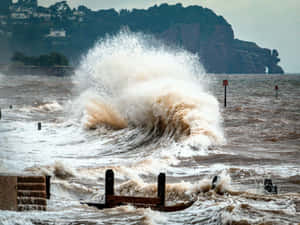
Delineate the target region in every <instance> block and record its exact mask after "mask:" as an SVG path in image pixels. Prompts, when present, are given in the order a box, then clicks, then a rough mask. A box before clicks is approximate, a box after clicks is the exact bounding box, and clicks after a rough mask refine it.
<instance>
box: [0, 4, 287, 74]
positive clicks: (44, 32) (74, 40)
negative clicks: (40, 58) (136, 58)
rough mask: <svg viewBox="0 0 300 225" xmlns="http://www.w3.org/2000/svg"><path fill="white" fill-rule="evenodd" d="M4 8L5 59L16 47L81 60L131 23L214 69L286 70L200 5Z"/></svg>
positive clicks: (1, 40)
mask: <svg viewBox="0 0 300 225" xmlns="http://www.w3.org/2000/svg"><path fill="white" fill-rule="evenodd" d="M0 9H1V10H0V19H1V20H0V21H1V22H0V47H1V52H0V60H1V62H7V61H8V60H9V59H10V57H11V56H12V53H13V52H15V51H20V52H24V53H25V54H27V55H41V54H47V53H49V52H53V51H55V52H60V53H62V54H64V55H66V56H67V57H68V58H69V59H70V61H71V62H73V63H76V62H77V61H78V60H79V58H80V56H81V54H83V53H85V52H86V51H87V50H88V49H89V48H90V47H92V46H93V44H94V43H95V41H97V40H99V39H100V38H101V37H104V36H105V35H106V34H114V33H117V32H118V31H119V30H120V29H121V28H122V27H124V26H126V27H128V28H129V29H130V30H132V31H134V32H135V31H141V32H144V33H147V34H152V35H154V36H156V37H157V38H159V39H162V40H163V41H164V42H165V43H167V44H172V45H178V46H180V47H183V48H185V49H187V50H189V51H191V52H193V53H197V54H198V55H199V56H200V59H201V62H202V64H203V65H204V67H205V69H206V71H207V72H210V73H265V71H268V72H269V73H283V70H282V68H281V67H280V66H279V65H278V62H279V61H280V60H279V58H278V56H279V54H278V51H277V50H275V49H274V50H270V49H266V48H261V47H259V46H257V45H256V44H255V43H253V42H247V41H242V40H238V39H235V38H234V32H233V30H232V27H231V25H230V24H229V23H228V22H227V21H226V20H225V19H224V18H223V17H222V16H218V15H216V14H215V13H214V12H213V11H212V10H210V9H207V8H203V7H201V6H189V7H183V6H182V5H181V4H176V5H168V4H162V5H160V6H156V5H155V6H153V7H150V8H148V9H146V10H144V9H133V10H130V11H129V10H126V9H125V10H120V11H119V12H117V11H116V10H114V9H109V10H99V11H92V10H90V9H88V8H86V7H85V6H79V7H78V8H77V9H71V8H70V7H69V6H68V4H67V3H66V1H63V2H59V3H56V4H54V5H52V6H50V7H49V8H44V7H40V6H38V5H37V1H36V0H19V1H18V2H17V3H12V2H11V0H5V1H1V4H0Z"/></svg>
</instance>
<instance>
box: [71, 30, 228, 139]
mask: <svg viewBox="0 0 300 225" xmlns="http://www.w3.org/2000/svg"><path fill="white" fill-rule="evenodd" d="M204 74H205V72H204V69H203V67H202V65H201V64H200V63H199V58H198V56H197V55H194V54H191V53H188V52H186V51H184V50H181V49H168V48H167V47H166V46H164V45H162V44H161V43H159V42H157V41H155V40H154V39H153V38H152V37H149V36H144V35H142V34H134V33H131V32H128V31H121V32H120V33H119V34H118V35H116V36H114V37H108V38H107V39H105V40H102V41H100V42H98V43H97V44H96V45H95V47H94V48H93V49H91V50H90V51H89V53H88V54H87V55H86V57H85V58H84V59H83V61H82V64H81V66H80V67H79V69H78V70H77V72H76V76H75V79H76V81H77V82H76V83H78V84H80V85H79V88H80V89H82V91H83V92H84V91H87V90H88V91H89V92H91V93H93V94H92V95H89V97H88V98H86V99H85V100H83V101H84V104H85V105H86V107H85V111H86V114H87V117H86V120H85V121H84V123H85V125H86V127H87V128H95V127H96V126H98V125H106V126H111V127H112V128H114V129H123V128H126V127H146V128H147V129H149V131H151V133H152V134H155V135H160V136H167V137H172V138H175V139H176V140H182V139H186V138H189V137H193V138H194V139H195V138H196V139H198V140H200V143H201V144H203V145H210V144H217V143H220V142H222V140H223V133H222V129H221V126H220V124H221V116H220V113H219V104H218V102H217V100H216V98H215V97H214V96H212V95H210V94H209V93H208V92H207V91H205V87H204V86H203V85H201V84H200V81H202V82H203V81H204V76H205V75H204ZM99 99H100V100H99ZM86 102H88V103H87V104H86Z"/></svg>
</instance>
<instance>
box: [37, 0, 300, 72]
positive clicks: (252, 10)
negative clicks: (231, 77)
mask: <svg viewBox="0 0 300 225" xmlns="http://www.w3.org/2000/svg"><path fill="white" fill-rule="evenodd" d="M55 2H58V0H38V3H39V5H43V6H49V5H51V4H53V3H55ZM67 2H68V4H69V6H70V7H71V8H77V7H78V5H85V6H87V7H88V8H90V9H92V10H99V9H108V8H115V9H116V10H119V9H123V8H127V9H132V8H137V9H141V8H148V7H150V6H153V5H155V4H157V5H160V4H161V3H165V2H166V3H169V4H176V3H178V2H180V3H182V4H183V5H184V6H188V5H199V6H203V7H207V8H210V9H212V10H213V11H214V12H215V13H216V14H218V15H222V16H223V17H224V18H225V19H226V20H227V21H228V22H229V23H230V24H231V25H232V28H233V31H234V34H235V38H238V39H241V40H245V41H253V42H256V43H257V44H258V45H259V46H260V47H264V48H270V49H277V50H278V51H279V58H280V59H281V62H280V63H279V64H280V65H281V66H282V67H283V69H284V71H285V72H286V73H300V57H299V53H300V0H284V1H283V0H181V1H180V0H152V1H151V0H67Z"/></svg>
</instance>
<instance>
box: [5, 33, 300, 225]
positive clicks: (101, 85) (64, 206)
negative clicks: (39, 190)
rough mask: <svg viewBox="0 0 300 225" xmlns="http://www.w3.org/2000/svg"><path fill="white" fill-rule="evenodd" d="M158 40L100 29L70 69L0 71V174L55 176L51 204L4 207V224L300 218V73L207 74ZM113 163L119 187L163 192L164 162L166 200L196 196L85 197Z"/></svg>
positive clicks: (131, 192) (126, 191)
mask: <svg viewBox="0 0 300 225" xmlns="http://www.w3.org/2000/svg"><path fill="white" fill-rule="evenodd" d="M150 43H151V45H150V44H149V40H148V39H147V38H145V37H140V36H138V35H135V34H128V33H127V34H124V33H123V34H122V33H121V34H119V35H118V36H116V37H110V38H107V40H102V41H100V42H99V43H98V44H96V45H95V47H94V48H93V49H91V50H90V51H89V52H88V53H87V55H86V56H85V57H83V58H82V62H81V64H80V65H78V69H77V70H76V72H75V74H74V75H73V76H70V77H55V76H32V75H30V74H27V75H26V74H24V75H23V76H7V75H4V74H0V108H1V111H2V119H1V120H0V173H20V174H22V173H30V174H47V175H51V176H52V178H51V199H50V200H48V206H47V211H45V212H40V211H27V212H13V211H0V224H5V225H6V224H20V225H21V224H22V225H29V224H73V225H75V224H76V225H77V224H126V225H128V224H172V225H174V224H299V223H300V163H299V162H300V75H261V74H253V75H243V74H241V75H226V74H223V75H215V74H206V73H205V71H204V70H203V68H202V66H201V64H199V63H198V62H199V58H198V57H197V56H195V55H192V54H190V53H187V52H185V51H183V50H178V49H176V50H171V49H167V48H164V47H163V46H161V45H160V44H155V45H154V46H153V45H152V44H153V43H152V42H151V41H150ZM224 79H227V80H228V82H229V85H228V87H227V107H226V108H225V107H224V87H223V86H222V81H223V80H224ZM275 85H277V86H278V88H279V90H278V93H277V96H276V92H275ZM38 122H41V123H42V129H41V130H40V131H39V130H37V123H38ZM107 169H113V170H114V173H115V179H116V180H115V191H116V193H117V194H121V195H128V196H156V195H157V190H156V185H157V176H158V174H159V173H160V172H164V173H165V174H166V181H167V187H166V204H168V205H173V204H176V203H179V202H186V201H190V200H195V203H194V204H193V205H192V206H191V207H189V208H187V209H185V210H183V211H178V212H169V213H166V212H159V211H154V210H151V209H149V208H135V207H134V206H130V205H129V206H120V207H116V208H112V209H105V210H98V209H96V208H93V207H89V206H87V205H83V204H81V203H80V202H82V201H90V202H103V201H104V199H103V194H104V177H105V171H106V170H107ZM215 176H218V180H217V182H216V187H215V188H212V180H213V178H214V177H215ZM267 178H268V179H272V181H273V183H274V184H276V185H277V188H278V194H272V193H268V192H267V191H265V190H264V185H263V182H264V179H267Z"/></svg>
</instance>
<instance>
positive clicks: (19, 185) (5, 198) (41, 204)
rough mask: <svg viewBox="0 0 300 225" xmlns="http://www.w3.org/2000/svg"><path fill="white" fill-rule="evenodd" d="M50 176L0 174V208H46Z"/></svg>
mask: <svg viewBox="0 0 300 225" xmlns="http://www.w3.org/2000/svg"><path fill="white" fill-rule="evenodd" d="M47 199H50V176H32V175H29V176H25V175H21V176H17V175H0V210H14V211H25V210H46V207H47Z"/></svg>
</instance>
